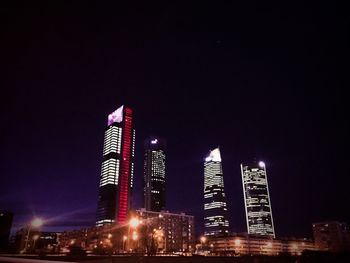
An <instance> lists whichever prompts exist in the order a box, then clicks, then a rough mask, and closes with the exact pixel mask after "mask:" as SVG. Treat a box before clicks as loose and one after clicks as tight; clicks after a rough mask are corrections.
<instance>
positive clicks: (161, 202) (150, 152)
mask: <svg viewBox="0 0 350 263" xmlns="http://www.w3.org/2000/svg"><path fill="white" fill-rule="evenodd" d="M144 146H145V159H144V188H143V192H144V207H145V209H146V210H147V211H155V212H160V211H161V210H163V209H164V208H165V146H166V142H165V140H164V139H161V138H159V137H149V138H147V139H146V140H145V143H144Z"/></svg>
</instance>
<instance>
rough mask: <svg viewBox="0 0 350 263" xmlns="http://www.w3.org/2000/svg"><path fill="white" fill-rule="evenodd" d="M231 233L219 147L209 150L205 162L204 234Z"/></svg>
mask: <svg viewBox="0 0 350 263" xmlns="http://www.w3.org/2000/svg"><path fill="white" fill-rule="evenodd" d="M228 233H229V221H228V216H227V205H226V196H225V191H224V176H223V172H222V165H221V154H220V150H219V148H216V149H214V150H212V151H210V152H209V155H208V156H207V157H206V158H205V162H204V235H206V236H223V235H228Z"/></svg>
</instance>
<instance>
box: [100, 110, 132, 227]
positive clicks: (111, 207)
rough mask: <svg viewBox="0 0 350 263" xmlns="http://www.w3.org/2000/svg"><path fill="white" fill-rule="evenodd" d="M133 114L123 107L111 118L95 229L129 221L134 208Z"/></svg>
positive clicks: (109, 116)
mask: <svg viewBox="0 0 350 263" xmlns="http://www.w3.org/2000/svg"><path fill="white" fill-rule="evenodd" d="M133 127H134V120H133V111H132V109H131V108H129V107H127V106H124V105H123V106H121V107H119V108H118V109H117V110H115V111H114V112H112V113H111V114H109V115H108V125H107V128H106V130H105V136H104V143H103V160H102V166H101V177H100V185H99V196H98V205H97V218H96V225H97V226H101V225H105V224H111V223H118V224H122V223H124V222H125V221H126V219H127V215H128V211H129V209H130V206H131V194H132V187H133V174H134V154H135V130H134V128H133Z"/></svg>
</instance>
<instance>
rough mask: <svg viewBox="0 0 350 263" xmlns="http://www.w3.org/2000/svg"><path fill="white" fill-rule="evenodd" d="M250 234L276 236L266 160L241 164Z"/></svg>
mask: <svg viewBox="0 0 350 263" xmlns="http://www.w3.org/2000/svg"><path fill="white" fill-rule="evenodd" d="M241 174H242V183H243V193H244V206H245V212H246V220H247V229H248V234H251V235H259V236H270V237H275V230H274V225H273V217H272V209H271V201H270V195H269V187H268V183H267V174H266V167H265V163H264V162H259V163H255V162H254V163H253V164H251V165H246V164H241Z"/></svg>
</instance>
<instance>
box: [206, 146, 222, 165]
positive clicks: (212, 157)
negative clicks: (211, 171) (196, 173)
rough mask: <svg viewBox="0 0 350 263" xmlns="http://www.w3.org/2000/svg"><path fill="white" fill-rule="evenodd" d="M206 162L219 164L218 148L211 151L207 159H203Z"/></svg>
mask: <svg viewBox="0 0 350 263" xmlns="http://www.w3.org/2000/svg"><path fill="white" fill-rule="evenodd" d="M205 161H206V162H210V161H213V162H221V154H220V150H219V148H216V149H214V150H212V151H210V153H209V156H207V158H205Z"/></svg>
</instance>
